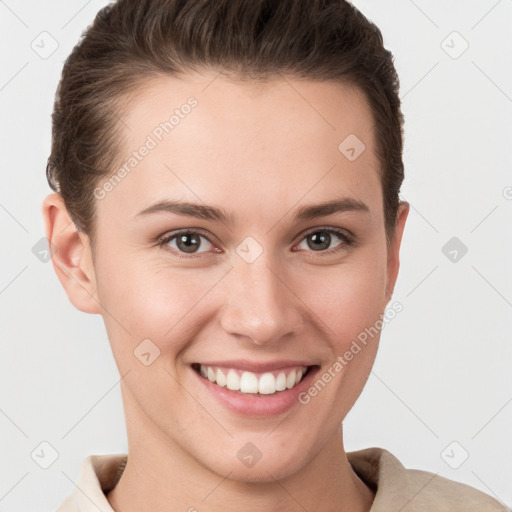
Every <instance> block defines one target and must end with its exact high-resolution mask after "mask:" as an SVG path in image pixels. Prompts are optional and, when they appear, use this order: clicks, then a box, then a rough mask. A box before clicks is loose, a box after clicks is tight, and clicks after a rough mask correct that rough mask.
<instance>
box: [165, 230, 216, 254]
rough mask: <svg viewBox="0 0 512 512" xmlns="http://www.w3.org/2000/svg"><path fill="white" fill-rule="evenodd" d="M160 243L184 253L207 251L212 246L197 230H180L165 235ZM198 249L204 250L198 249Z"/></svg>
mask: <svg viewBox="0 0 512 512" xmlns="http://www.w3.org/2000/svg"><path fill="white" fill-rule="evenodd" d="M203 240H205V242H203ZM160 245H161V246H164V245H165V246H169V247H170V248H171V249H172V250H173V251H175V252H178V253H184V254H196V253H201V252H207V251H209V250H211V248H212V247H214V246H213V244H212V243H211V242H210V241H209V240H208V238H206V237H205V236H204V235H201V234H200V233H198V232H197V231H181V232H179V233H175V234H170V235H167V236H165V237H164V238H162V239H161V240H160ZM199 249H204V250H201V251H200V250H199Z"/></svg>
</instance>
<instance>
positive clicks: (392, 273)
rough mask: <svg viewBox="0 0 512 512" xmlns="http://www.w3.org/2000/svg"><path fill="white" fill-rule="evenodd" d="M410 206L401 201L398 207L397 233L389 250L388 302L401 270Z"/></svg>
mask: <svg viewBox="0 0 512 512" xmlns="http://www.w3.org/2000/svg"><path fill="white" fill-rule="evenodd" d="M409 210H410V205H409V203H408V202H407V201H400V205H399V207H398V212H397V217H396V225H395V232H394V235H393V238H392V240H391V242H390V245H389V248H388V269H387V270H388V275H387V285H386V300H387V301H389V300H391V296H392V295H393V289H394V288H395V283H396V279H397V277H398V269H399V268H400V246H401V243H402V235H403V233H404V228H405V222H406V220H407V216H408V215H409Z"/></svg>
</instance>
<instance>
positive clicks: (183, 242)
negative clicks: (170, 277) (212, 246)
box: [178, 233, 200, 252]
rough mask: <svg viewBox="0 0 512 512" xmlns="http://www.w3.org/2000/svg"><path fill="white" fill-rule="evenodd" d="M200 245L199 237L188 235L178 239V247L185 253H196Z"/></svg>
mask: <svg viewBox="0 0 512 512" xmlns="http://www.w3.org/2000/svg"><path fill="white" fill-rule="evenodd" d="M199 245H200V243H199V240H198V237H196V236H194V235H193V234H189V233H187V234H184V235H180V236H179V237H178V247H179V248H180V250H183V251H184V252H194V249H197V248H198V247H199Z"/></svg>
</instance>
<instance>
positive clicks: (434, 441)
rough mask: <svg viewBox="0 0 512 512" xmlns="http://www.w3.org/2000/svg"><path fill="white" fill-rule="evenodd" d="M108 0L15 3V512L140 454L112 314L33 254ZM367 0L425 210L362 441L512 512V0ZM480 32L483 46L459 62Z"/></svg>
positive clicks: (3, 33) (9, 442)
mask: <svg viewBox="0 0 512 512" xmlns="http://www.w3.org/2000/svg"><path fill="white" fill-rule="evenodd" d="M105 4H106V2H105V1H103V0H101V1H100V0H89V1H88V2H87V1H85V0H80V1H76V0H74V1H70V0H51V1H46V2H38V1H35V0H31V1H28V0H25V1H17V2H16V1H15V0H5V1H1V2H0V37H1V48H2V52H1V56H0V59H1V60H0V109H1V133H0V140H1V144H2V147H1V151H0V172H1V187H0V232H1V235H2V236H1V241H2V244H1V250H0V254H1V262H2V264H1V267H0V333H1V343H2V344H1V349H2V352H1V353H2V357H0V379H1V380H0V382H1V386H2V395H1V396H2V401H1V406H0V446H1V454H2V456H1V457H0V510H1V511H4V512H5V511H13V512H17V511H26V510H33V511H44V510H52V509H53V508H56V507H57V506H58V505H59V504H60V503H61V502H62V501H63V499H64V497H65V496H66V495H67V494H69V493H70V492H71V491H72V489H73V488H74V482H76V481H77V478H78V473H79V467H80V463H81V461H82V459H83V458H85V457H86V456H87V455H89V454H92V453H98V454H100V453H125V452H126V451H127V444H126V434H125V427H124V416H123V410H122V403H121V395H120V389H119V375H118V372H117V368H116V366H115V363H114V360H113V357H112V353H111V351H110V347H109V343H108V339H107V337H106V334H105V330H104V327H103V323H102V320H101V317H99V316H92V315H87V314H84V313H81V312H80V311H78V310H75V309H74V307H73V306H72V305H71V304H70V303H69V302H68V299H67V297H66V295H65V293H64V291H63V290H62V288H61V286H60V283H59V282H58V280H57V278H56V276H55V274H54V271H53V269H52V266H51V263H42V262H41V261H40V260H39V259H38V258H36V256H35V255H34V254H33V252H32V248H33V247H34V245H35V244H36V243H37V242H38V241H39V240H40V239H41V238H42V237H43V236H44V231H43V222H42V217H41V203H42V200H43V198H44V197H45V195H46V194H48V193H50V192H51V191H50V189H49V187H48V185H47V183H46V178H45V166H46V160H47V158H48V155H49V151H50V136H51V132H50V128H51V124H50V115H51V109H52V104H53V97H54V93H55V89H56V87H57V83H58V80H59V77H60V72H61V69H62V65H63V61H64V59H65V58H66V57H67V55H68V54H69V53H70V51H71V49H72V47H73V45H74V44H75V43H76V42H77V41H78V38H79V35H80V33H81V32H82V30H83V29H85V27H86V26H87V25H88V24H89V23H90V22H91V21H92V20H93V18H94V16H95V14H96V12H97V11H98V10H99V9H100V8H101V7H102V6H103V5H105ZM355 4H356V6H357V7H359V8H360V10H361V11H362V12H363V13H364V14H365V15H366V16H367V17H369V18H370V19H371V20H372V21H374V22H375V23H376V24H377V25H378V26H379V27H380V28H381V30H382V32H383V35H384V42H385V45H386V47H388V48H389V49H390V50H391V51H392V52H393V53H394V55H395V63H396V67H397V70H398V73H399V76H400V79H401V97H402V99H403V112H404V115H405V118H406V125H405V151H404V161H405V167H406V179H405V183H404V186H403V188H402V197H403V198H404V199H406V200H408V201H409V202H410V203H411V213H410V215H409V219H408V225H407V226H406V230H405V234H404V241H403V248H402V253H401V260H402V264H401V273H400V276H399V279H398V284H397V287H396V288H395V293H394V297H393V300H399V301H400V302H401V303H402V304H403V308H404V309H403V311H402V312H401V313H399V315H398V316H397V317H396V318H395V319H394V320H393V321H392V322H391V323H390V324H389V325H388V326H387V327H386V328H385V329H384V331H383V333H382V339H381V345H380V352H379V354H378V357H377V361H376V363H375V367H374V369H373V372H372V374H371V376H370V378H369V380H368V383H367V385H366V387H365V389H364V391H363V394H362V396H361V398H360V399H359V401H358V403H357V404H356V405H355V406H354V408H353V409H352V411H351V412H350V413H349V415H348V417H347V419H346V421H345V439H346V449H347V450H348V451H351V450H356V449H359V448H366V447H370V446H380V447H383V448H386V449H388V450H390V451H391V452H392V453H393V454H394V455H396V456H397V457H398V458H399V459H400V460H401V462H402V463H403V464H404V465H405V466H406V467H411V468H418V469H424V470H428V471H432V472H434V473H438V474H439V475H441V476H445V477H448V478H450V479H453V480H458V481H460V482H464V483H467V484H469V485H471V486H473V487H476V488H478V489H481V490H483V491H485V492H487V493H488V494H491V495H493V496H495V497H496V498H497V499H499V500H501V501H502V502H504V503H507V504H508V505H509V506H510V505H512V485H511V482H512V379H511V375H512V372H511V367H512V340H511V333H512V270H511V262H512V234H511V233H512V200H511V199H512V188H510V187H512V171H511V170H512V149H511V146H512V30H511V27H512V1H511V0H500V1H496V0H481V1H476V0H474V1H467V0H466V1H463V0H458V1H450V2H446V1H444V0H430V1H427V0H416V1H414V2H413V1H412V0H387V1H385V2H384V1H377V0H357V1H355ZM43 31H47V32H48V33H49V34H51V37H52V38H54V39H55V41H57V42H58V48H57V50H56V51H55V52H54V53H53V54H52V55H50V56H49V57H48V58H46V59H43V58H41V57H40V56H39V55H38V54H37V53H36V52H35V51H34V50H33V49H32V47H31V44H32V41H34V40H35V41H36V43H37V42H38V41H40V37H46V38H48V36H40V34H41V32H43ZM454 31H456V32H457V33H458V35H457V34H455V35H454V34H452V33H453V32H454ZM38 38H39V39H38ZM46 41H47V44H46V48H47V49H48V48H51V46H50V44H51V40H50V39H47V40H46ZM443 41H444V43H443ZM464 41H466V42H467V44H469V47H468V48H467V50H466V51H465V52H464V53H462V54H461V55H458V54H459V53H460V51H461V50H462V49H463V48H464V45H465V43H464ZM450 54H451V55H450ZM454 57H457V58H454ZM507 187H509V188H507ZM507 192H508V193H507ZM507 198H508V199H507ZM454 236H455V237H457V238H458V239H459V240H460V241H461V242H462V243H464V244H465V246H467V248H468V252H467V254H465V255H464V256H463V257H462V258H460V259H459V260H458V261H457V262H452V261H450V260H449V259H448V258H447V256H445V254H444V253H443V252H442V248H443V246H444V245H445V244H446V243H447V242H448V240H449V239H451V238H452V237H454ZM43 441H46V442H48V443H50V444H51V445H52V446H53V447H54V448H55V449H56V450H57V452H58V458H57V460H56V461H55V462H54V463H53V464H52V465H51V466H50V467H49V468H48V469H42V468H41V467H39V466H38V465H37V464H36V463H35V462H34V460H33V459H32V458H31V453H32V452H33V450H34V449H36V448H37V447H38V446H39V444H40V443H41V442H43ZM453 441H456V443H458V444H456V445H452V448H453V451H451V449H449V450H448V453H449V454H450V455H451V460H450V462H451V463H452V465H453V464H454V463H453V461H454V460H457V459H458V458H460V457H461V456H462V455H463V453H464V452H463V450H465V451H467V452H468V454H469V458H468V459H467V460H466V461H465V462H464V463H463V464H462V465H461V466H460V467H459V468H458V469H452V468H451V467H450V466H449V465H448V464H447V462H446V460H445V459H447V457H445V458H443V456H442V455H441V454H442V452H443V450H444V449H445V448H446V447H447V446H448V445H449V444H450V443H452V442H453Z"/></svg>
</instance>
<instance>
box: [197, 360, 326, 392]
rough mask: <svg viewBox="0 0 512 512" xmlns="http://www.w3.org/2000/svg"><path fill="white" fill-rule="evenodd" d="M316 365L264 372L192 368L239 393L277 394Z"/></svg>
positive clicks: (289, 387) (223, 386)
mask: <svg viewBox="0 0 512 512" xmlns="http://www.w3.org/2000/svg"><path fill="white" fill-rule="evenodd" d="M314 368H316V365H311V366H291V367H288V368H282V369H277V370H274V371H266V372H252V371H248V370H241V369H239V368H228V367H220V366H209V365H205V364H200V363H193V364H192V369H193V370H194V371H195V372H196V373H197V374H198V375H199V376H200V377H201V378H203V379H205V380H208V381H210V382H211V383H212V384H215V385H216V386H218V387H220V388H225V389H228V390H230V391H232V392H235V393H238V394H240V395H251V396H255V395H256V396H258V395H260V396H261V395H279V394H281V393H283V392H286V391H287V390H290V389H293V388H295V387H296V386H297V385H298V384H299V383H300V382H302V381H303V380H304V379H305V378H306V376H307V375H309V374H310V373H311V372H312V371H313V369H314Z"/></svg>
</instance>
